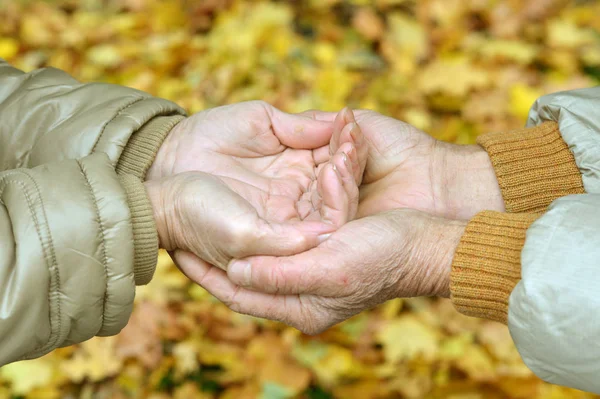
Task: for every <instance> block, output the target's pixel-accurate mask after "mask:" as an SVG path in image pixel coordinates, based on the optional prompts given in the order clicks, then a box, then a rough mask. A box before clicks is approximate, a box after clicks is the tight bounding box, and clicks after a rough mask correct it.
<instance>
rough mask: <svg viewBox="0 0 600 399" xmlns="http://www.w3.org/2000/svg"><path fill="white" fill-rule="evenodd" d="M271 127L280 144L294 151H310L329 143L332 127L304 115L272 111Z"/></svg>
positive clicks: (322, 121) (326, 122)
mask: <svg viewBox="0 0 600 399" xmlns="http://www.w3.org/2000/svg"><path fill="white" fill-rule="evenodd" d="M271 126H272V128H273V132H274V133H275V135H276V136H277V138H278V139H279V141H280V142H281V144H283V145H285V146H287V147H290V148H295V149H304V150H312V149H315V148H319V147H322V146H324V145H327V144H328V143H329V140H331V136H332V134H333V125H332V123H331V122H329V121H326V120H319V119H315V118H311V117H310V116H308V115H306V114H288V113H286V112H283V111H280V110H278V109H277V108H273V109H272V114H271Z"/></svg>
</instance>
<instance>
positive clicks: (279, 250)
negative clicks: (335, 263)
mask: <svg viewBox="0 0 600 399" xmlns="http://www.w3.org/2000/svg"><path fill="white" fill-rule="evenodd" d="M257 229H258V231H257V233H256V234H253V235H252V239H251V240H247V241H246V242H241V243H240V245H237V246H235V247H234V248H230V253H231V254H232V255H233V257H238V258H240V257H247V256H253V255H271V256H288V255H294V254H297V253H300V252H304V251H307V250H309V249H311V248H314V247H316V246H317V245H319V244H320V243H321V242H323V241H324V239H325V237H327V236H328V235H329V234H330V233H332V232H333V231H334V230H335V229H336V225H333V224H331V223H328V222H323V221H312V220H300V221H286V222H281V223H274V222H267V221H264V220H262V219H261V220H260V221H259V226H258V228H257Z"/></svg>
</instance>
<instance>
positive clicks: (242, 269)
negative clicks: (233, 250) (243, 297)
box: [227, 262, 252, 287]
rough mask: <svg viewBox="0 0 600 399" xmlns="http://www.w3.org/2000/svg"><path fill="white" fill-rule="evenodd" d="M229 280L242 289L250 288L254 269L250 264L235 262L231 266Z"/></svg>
mask: <svg viewBox="0 0 600 399" xmlns="http://www.w3.org/2000/svg"><path fill="white" fill-rule="evenodd" d="M227 275H228V276H229V278H230V279H231V280H232V281H233V282H235V283H236V284H238V285H241V286H242V287H248V286H249V285H250V278H251V277H252V269H251V267H250V263H248V262H234V263H232V264H231V265H230V266H229V270H228V271H227Z"/></svg>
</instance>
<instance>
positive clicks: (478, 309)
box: [450, 211, 540, 324]
mask: <svg viewBox="0 0 600 399" xmlns="http://www.w3.org/2000/svg"><path fill="white" fill-rule="evenodd" d="M539 216H540V215H539V214H529V213H501V212H494V211H483V212H480V213H478V214H477V215H475V217H474V218H473V219H471V220H470V221H469V224H468V225H467V227H466V229H465V233H464V234H463V236H462V238H461V240H460V243H459V244H458V247H457V248H456V252H455V254H454V259H453V261H452V272H451V273H450V297H451V298H452V303H453V304H454V306H455V307H456V309H458V311H459V312H461V313H463V314H465V315H467V316H473V317H479V318H484V319H489V320H495V321H500V322H502V323H505V324H506V322H507V318H508V298H509V297H510V294H511V292H512V290H513V288H514V287H515V285H516V284H517V283H518V282H519V280H521V251H522V249H523V246H524V245H525V232H526V231H527V229H528V228H529V226H530V225H531V224H532V223H533V222H534V221H535V220H536V219H537V218H538V217H539Z"/></svg>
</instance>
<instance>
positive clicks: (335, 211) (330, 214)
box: [317, 163, 349, 227]
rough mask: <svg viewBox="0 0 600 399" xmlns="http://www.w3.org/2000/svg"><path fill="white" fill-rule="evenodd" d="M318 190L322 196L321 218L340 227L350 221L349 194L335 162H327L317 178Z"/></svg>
mask: <svg viewBox="0 0 600 399" xmlns="http://www.w3.org/2000/svg"><path fill="white" fill-rule="evenodd" d="M317 191H318V192H319V195H320V197H321V208H320V209H319V213H320V215H321V220H322V221H324V222H326V223H330V224H331V225H333V226H335V227H340V226H342V225H343V224H344V223H346V222H347V221H348V208H349V204H348V196H347V195H346V192H345V191H344V186H343V184H342V177H341V175H340V172H339V171H338V170H337V167H336V166H335V164H334V163H329V164H327V165H326V166H325V167H324V168H323V170H322V171H321V173H320V174H319V177H318V179H317Z"/></svg>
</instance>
